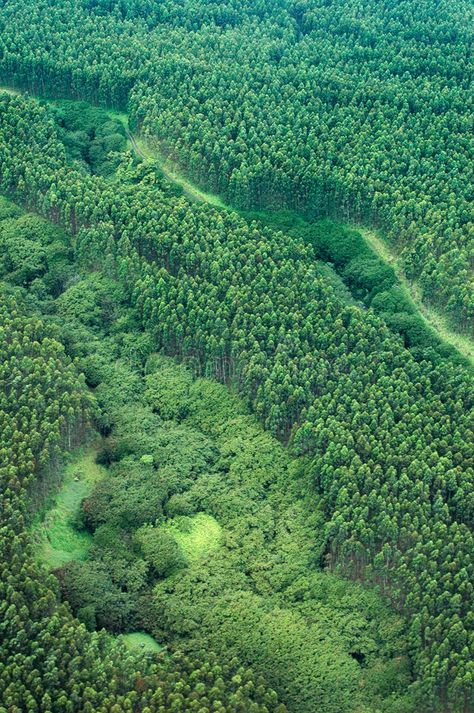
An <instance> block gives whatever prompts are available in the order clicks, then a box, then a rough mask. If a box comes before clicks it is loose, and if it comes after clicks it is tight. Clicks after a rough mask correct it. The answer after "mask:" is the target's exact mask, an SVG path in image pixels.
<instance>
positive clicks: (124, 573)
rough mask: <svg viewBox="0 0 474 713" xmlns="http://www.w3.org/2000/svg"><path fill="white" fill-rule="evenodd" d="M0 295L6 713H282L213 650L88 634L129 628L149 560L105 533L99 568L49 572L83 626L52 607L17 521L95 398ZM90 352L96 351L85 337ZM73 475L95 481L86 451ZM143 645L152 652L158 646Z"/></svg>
mask: <svg viewBox="0 0 474 713" xmlns="http://www.w3.org/2000/svg"><path fill="white" fill-rule="evenodd" d="M0 290H1V295H0V297H1V299H0V355H1V359H0V381H1V388H0V437H1V438H0V441H1V462H0V486H1V488H0V489H1V493H2V503H1V504H2V508H1V530H0V554H1V557H0V575H1V576H0V602H1V603H0V608H1V611H2V614H3V615H4V616H3V615H2V617H1V619H0V661H1V664H0V669H1V675H0V705H1V707H2V709H4V710H12V711H13V710H17V711H20V710H23V709H24V710H26V709H28V710H31V711H45V712H46V711H51V712H54V713H56V712H58V713H59V711H71V712H72V713H74V712H76V711H77V712H79V711H97V713H106V711H111V712H112V711H113V712H114V713H115V712H116V711H122V710H130V709H131V708H132V707H134V706H136V707H139V709H140V710H142V711H148V713H154V712H155V711H156V713H158V712H159V711H160V710H163V705H162V704H164V705H165V706H166V709H167V710H176V709H179V707H182V706H184V708H185V709H188V710H191V709H194V708H195V707H196V701H197V702H198V705H199V706H200V708H204V704H205V706H210V708H211V709H213V710H219V711H226V713H227V712H228V713H230V712H231V711H234V710H235V706H236V705H238V706H239V707H240V709H241V710H252V711H253V710H255V713H259V712H261V713H267V711H278V713H280V712H281V711H284V710H285V708H284V707H282V706H279V705H278V700H277V697H276V694H275V693H274V692H273V691H272V690H270V689H269V688H268V687H267V686H266V684H265V682H264V681H263V680H262V679H260V678H259V679H255V677H254V674H253V673H252V672H250V671H249V670H248V669H246V668H244V667H242V666H241V665H240V664H239V662H238V661H236V660H235V659H234V660H233V661H230V662H225V663H223V662H221V661H220V660H219V659H217V658H216V657H215V656H214V655H213V654H211V653H209V651H201V652H199V655H198V656H197V658H196V659H192V658H189V657H185V656H180V655H179V654H176V655H174V656H173V657H169V658H166V659H164V658H163V657H158V658H156V655H153V656H152V658H149V657H147V658H144V657H143V656H138V655H136V654H133V653H131V652H129V651H127V649H126V648H125V647H124V645H122V644H121V643H114V642H113V641H111V639H110V636H108V635H106V634H105V633H104V632H99V633H96V632H93V633H90V631H88V629H89V630H92V629H94V628H95V627H96V626H98V627H101V626H106V627H108V628H109V629H110V630H112V631H115V630H118V629H122V628H123V627H124V626H127V625H128V623H130V624H133V623H134V621H135V619H136V615H137V611H136V609H135V607H136V603H137V602H136V598H135V597H136V593H137V591H138V592H139V591H140V590H141V589H143V587H144V586H145V584H146V582H147V565H146V563H145V562H144V561H143V560H140V559H136V560H135V561H130V558H129V559H128V561H127V559H125V558H124V553H127V552H128V549H127V548H126V547H122V549H121V551H120V554H121V556H122V558H119V557H117V553H118V551H119V548H117V546H116V544H115V543H116V540H117V538H114V537H111V532H110V531H109V532H108V533H107V532H105V531H104V530H102V532H101V533H99V535H98V543H97V544H99V545H100V549H101V551H103V552H104V553H105V556H104V559H103V561H93V560H89V561H83V562H77V561H75V562H70V563H68V564H66V565H65V567H64V568H61V569H59V570H57V572H56V574H57V577H58V579H59V582H60V585H61V589H62V591H63V594H65V595H67V597H68V598H69V600H70V602H71V604H72V606H73V607H74V608H76V607H77V615H78V617H79V620H78V619H74V618H73V617H72V616H71V612H70V609H69V608H68V607H65V606H64V605H62V604H61V603H60V601H59V600H58V596H57V594H58V592H57V589H58V588H57V585H56V580H55V579H54V578H52V577H48V576H47V575H46V573H45V570H44V569H42V568H39V567H38V566H37V565H36V563H35V561H34V559H33V557H32V555H33V550H32V547H31V541H30V539H29V536H28V533H27V531H26V529H25V525H26V522H27V520H28V518H29V509H30V507H31V503H30V496H31V493H32V492H39V490H40V488H41V486H42V484H43V485H44V486H45V487H46V486H47V485H48V483H47V480H48V478H51V477H52V474H53V475H54V472H55V471H56V470H57V467H58V459H59V458H60V457H61V454H62V452H64V451H65V450H68V449H71V448H72V447H74V446H75V445H76V444H77V442H78V441H80V440H83V439H84V436H85V433H86V431H87V428H88V422H87V419H88V415H89V412H90V410H91V406H92V403H91V398H90V395H88V393H87V392H86V389H85V387H84V381H83V378H81V376H80V374H79V372H78V370H77V365H74V364H73V363H72V362H71V361H70V360H69V358H68V357H67V356H66V353H65V350H64V347H63V346H62V344H61V343H60V342H59V341H58V338H57V337H58V332H59V331H60V330H59V329H58V328H57V325H55V323H54V321H51V322H50V324H49V325H47V324H46V323H45V322H44V321H41V320H40V319H39V318H38V317H37V316H36V315H34V314H33V315H32V314H28V313H27V309H28V304H29V303H30V301H29V300H28V299H26V298H25V300H24V301H23V299H22V297H21V296H19V295H18V294H13V293H12V292H11V290H10V291H8V290H4V287H3V284H0ZM87 348H89V349H91V348H94V336H93V335H92V334H91V333H90V332H89V342H88V343H87V344H86V345H84V349H87ZM77 466H78V462H74V463H72V464H70V466H69V468H68V472H67V474H66V483H65V486H66V487H65V489H64V490H63V491H61V492H60V495H59V496H58V501H57V505H56V506H55V509H54V512H56V513H57V514H58V517H59V514H60V515H61V516H64V517H65V518H66V519H67V529H68V533H67V534H68V538H69V535H72V528H71V527H70V520H69V516H70V515H71V514H72V509H73V506H74V505H75V504H77V500H78V498H79V497H80V496H81V493H79V492H78V491H77V490H76V489H75V488H69V487H68V485H69V484H68V482H67V481H68V477H69V470H70V469H71V468H72V467H74V468H76V467H77ZM81 471H82V472H81V478H80V479H79V481H75V479H74V483H77V482H80V483H81V484H86V483H87V482H88V481H91V480H92V481H93V480H95V477H96V475H97V468H96V467H95V465H94V463H93V461H92V459H91V454H90V453H88V454H87V460H86V461H81ZM53 479H54V478H53ZM44 481H46V482H44ZM59 511H61V512H59ZM53 529H55V528H53ZM58 532H59V530H55V534H56V535H57V534H58ZM59 534H61V533H59ZM62 534H64V532H63V533H62ZM68 538H66V539H67V540H68V541H67V543H66V544H69V539H68ZM61 544H62V545H63V544H64V541H63V540H62V541H61ZM110 549H113V550H114V551H112V552H110ZM91 551H92V550H91ZM107 553H108V554H107ZM70 554H71V552H70ZM72 554H76V552H75V550H74V548H73V551H72ZM120 578H122V583H121V585H120V584H119V582H120ZM144 604H145V602H141V608H142V609H143V608H144ZM80 622H83V624H81V623H80ZM149 649H150V652H151V653H153V654H156V648H155V647H154V648H153V649H151V647H149ZM254 680H255V681H256V685H255V684H254V683H253V681H254ZM158 682H159V685H158ZM201 703H203V705H202V706H201V705H200V704H201Z"/></svg>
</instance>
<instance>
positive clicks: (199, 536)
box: [163, 512, 222, 563]
mask: <svg viewBox="0 0 474 713" xmlns="http://www.w3.org/2000/svg"><path fill="white" fill-rule="evenodd" d="M163 528H164V529H166V531H167V532H169V534H170V535H173V537H174V539H175V540H176V542H177V543H178V545H179V546H180V548H181V550H182V552H183V554H184V556H185V558H186V560H187V561H188V563H192V562H195V561H196V560H199V559H201V558H202V557H206V556H207V555H208V554H209V553H210V552H213V551H215V550H217V549H218V548H219V547H220V544H221V540H222V527H221V526H220V525H219V523H218V522H217V520H216V519H215V518H213V517H212V515H206V513H204V512H199V513H198V514H197V515H195V516H194V517H177V518H175V519H174V520H172V521H171V522H168V523H166V525H163Z"/></svg>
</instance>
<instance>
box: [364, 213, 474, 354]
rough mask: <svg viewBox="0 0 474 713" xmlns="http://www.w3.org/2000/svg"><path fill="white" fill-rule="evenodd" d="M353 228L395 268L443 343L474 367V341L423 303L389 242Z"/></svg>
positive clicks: (419, 310) (378, 236) (420, 294)
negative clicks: (449, 345)
mask: <svg viewBox="0 0 474 713" xmlns="http://www.w3.org/2000/svg"><path fill="white" fill-rule="evenodd" d="M351 227H354V229H356V230H358V231H359V233H361V235H362V236H363V238H364V240H365V241H366V242H367V243H368V244H369V245H370V247H371V248H372V249H373V250H374V251H375V252H376V253H377V255H378V256H379V257H380V258H381V259H382V260H384V262H386V263H387V264H389V265H391V266H392V267H393V269H394V270H395V274H396V276H397V278H398V280H399V281H400V284H401V285H402V286H403V287H404V288H405V290H406V291H407V293H408V295H409V296H410V298H411V300H412V302H413V304H414V305H415V307H416V309H417V310H418V312H419V313H420V314H421V316H422V317H423V319H424V321H425V322H426V323H427V324H428V325H429V326H430V327H431V328H432V329H434V330H435V331H436V332H437V333H438V335H439V336H440V338H441V339H442V340H443V341H445V342H448V343H449V344H452V345H453V346H454V347H456V349H457V350H458V351H459V352H460V353H461V354H462V355H463V356H464V357H466V359H468V360H469V362H470V363H471V365H472V366H474V340H472V339H471V338H470V337H469V336H468V335H467V334H461V333H460V332H455V331H454V330H453V328H452V327H451V326H450V324H449V321H448V319H447V318H446V317H445V316H444V315H443V314H442V313H441V312H439V311H438V310H436V309H435V308H434V307H432V306H431V305H428V304H427V303H426V302H424V301H423V298H422V291H421V288H420V286H419V285H418V284H417V283H416V282H414V281H410V280H408V278H407V276H406V275H405V270H404V268H403V265H402V262H401V260H400V258H399V256H397V255H395V254H394V253H393V252H392V251H391V249H390V246H389V245H388V244H387V242H386V241H385V240H384V239H383V238H382V237H381V236H380V235H379V234H378V233H377V232H376V231H375V230H370V229H369V228H365V227H363V226H360V225H354V226H351Z"/></svg>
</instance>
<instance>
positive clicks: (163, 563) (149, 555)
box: [135, 525, 185, 577]
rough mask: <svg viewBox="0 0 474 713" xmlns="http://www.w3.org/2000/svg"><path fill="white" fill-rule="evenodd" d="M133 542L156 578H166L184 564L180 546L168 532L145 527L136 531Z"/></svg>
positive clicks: (157, 528) (149, 526)
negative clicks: (134, 541) (136, 544)
mask: <svg viewBox="0 0 474 713" xmlns="http://www.w3.org/2000/svg"><path fill="white" fill-rule="evenodd" d="M135 540H136V542H137V543H138V545H139V547H140V550H141V552H142V555H143V558H144V560H145V562H148V563H149V564H150V565H151V567H152V570H153V572H154V573H155V574H156V576H157V577H167V576H168V575H170V574H171V573H172V572H174V571H175V570H176V569H178V568H179V567H182V566H183V565H184V563H185V559H184V557H183V554H182V552H181V549H180V546H179V544H178V542H177V540H176V538H175V537H173V535H172V534H171V532H170V531H169V530H163V529H162V528H160V527H152V526H151V525H145V526H143V527H141V528H140V529H139V530H137V532H136V534H135Z"/></svg>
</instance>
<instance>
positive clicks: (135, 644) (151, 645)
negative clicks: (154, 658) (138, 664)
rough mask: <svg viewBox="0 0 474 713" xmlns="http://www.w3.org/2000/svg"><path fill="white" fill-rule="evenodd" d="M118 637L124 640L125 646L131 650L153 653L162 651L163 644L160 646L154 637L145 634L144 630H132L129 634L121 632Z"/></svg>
mask: <svg viewBox="0 0 474 713" xmlns="http://www.w3.org/2000/svg"><path fill="white" fill-rule="evenodd" d="M120 639H121V640H122V641H123V642H124V644H125V646H127V648H129V649H131V650H132V651H137V650H138V651H152V652H153V653H159V652H160V651H163V648H164V647H163V646H161V645H160V644H159V643H158V642H157V641H155V639H154V638H153V637H152V636H150V635H149V634H145V632H144V631H134V632H132V633H131V634H121V635H120Z"/></svg>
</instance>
